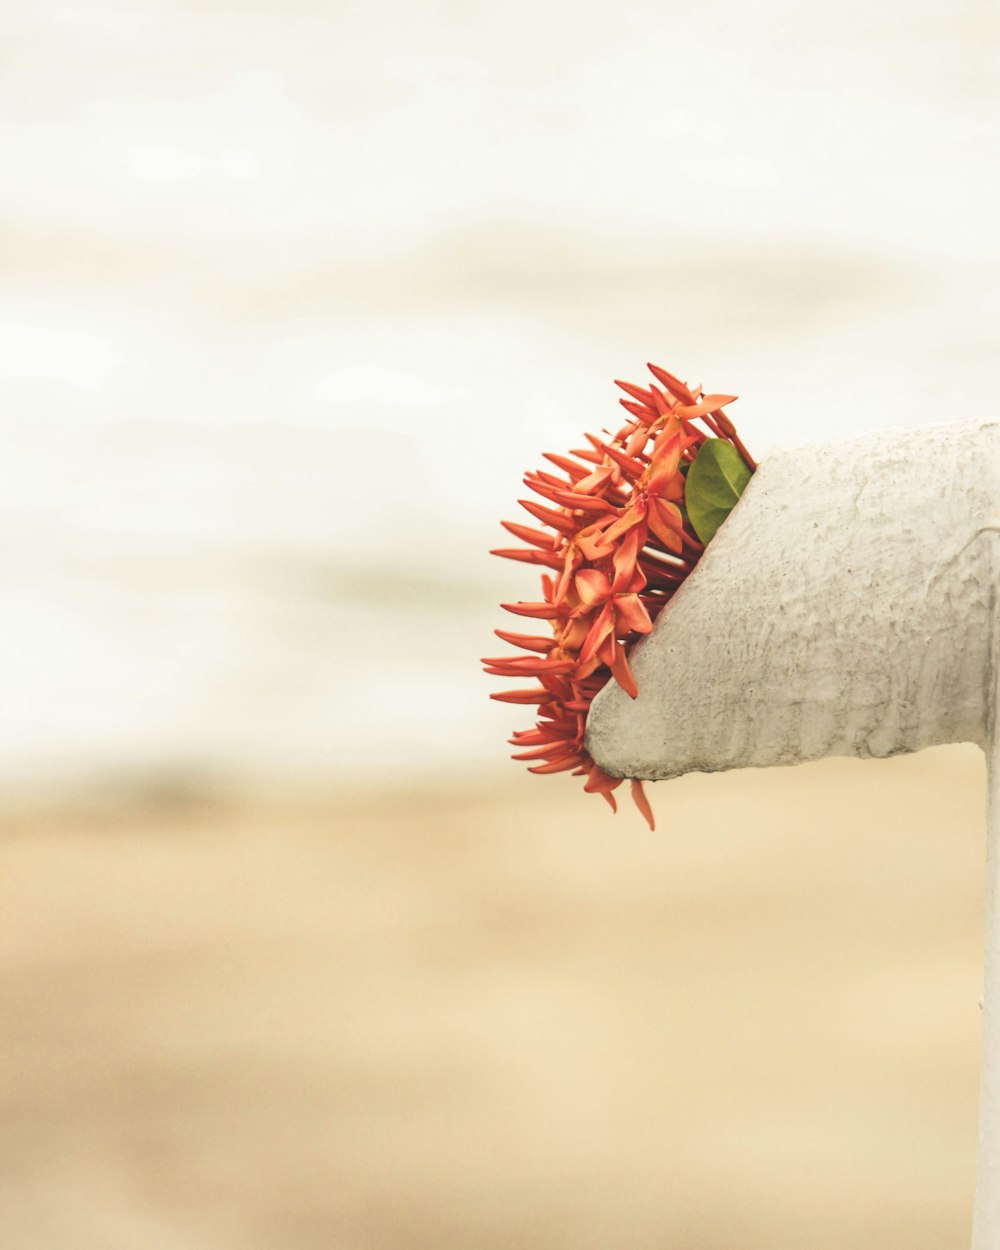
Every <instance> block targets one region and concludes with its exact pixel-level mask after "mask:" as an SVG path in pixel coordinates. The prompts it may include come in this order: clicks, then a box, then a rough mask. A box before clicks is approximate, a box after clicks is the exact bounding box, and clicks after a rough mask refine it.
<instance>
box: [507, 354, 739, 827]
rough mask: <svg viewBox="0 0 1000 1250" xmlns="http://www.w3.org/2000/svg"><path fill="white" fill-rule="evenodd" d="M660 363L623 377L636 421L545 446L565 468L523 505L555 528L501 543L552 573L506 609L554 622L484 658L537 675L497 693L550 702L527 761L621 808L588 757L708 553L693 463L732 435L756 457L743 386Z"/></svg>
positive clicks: (525, 743) (645, 805)
mask: <svg viewBox="0 0 1000 1250" xmlns="http://www.w3.org/2000/svg"><path fill="white" fill-rule="evenodd" d="M649 370H650V372H651V373H652V375H653V378H654V379H655V381H654V382H653V383H651V384H650V386H649V387H648V388H647V387H641V386H632V385H631V384H630V383H628V382H618V383H617V385H618V386H620V387H621V389H622V390H623V391H625V393H626V395H627V396H628V398H627V399H622V400H620V401H619V402H620V403H621V404H622V406H623V407H624V408H625V410H626V411H627V412H628V413H629V414H630V419H629V420H628V421H627V422H626V424H625V425H624V426H622V428H621V429H620V430H619V431H618V432H617V433H616V434H614V435H612V434H610V433H607V432H605V433H606V435H607V437H606V438H605V439H601V438H597V437H596V436H595V435H593V434H588V435H586V439H587V442H588V444H589V446H587V447H583V448H577V449H576V450H574V451H571V452H570V453H569V455H568V456H558V455H554V454H551V453H545V459H546V460H547V461H548V462H549V464H550V465H551V466H553V467H554V468H555V469H557V470H558V471H559V472H558V473H553V472H552V471H551V469H539V470H536V471H534V472H529V473H528V474H527V475H526V476H525V479H524V482H525V485H526V486H528V487H529V488H530V489H531V490H532V491H534V493H535V494H536V495H539V496H541V498H542V499H543V500H544V501H545V502H544V503H537V502H535V501H534V500H531V499H522V500H520V501H519V502H520V503H521V506H522V507H523V508H524V509H525V510H526V511H527V512H528V513H529V514H530V515H531V516H532V518H533V519H534V520H535V521H537V522H539V523H540V524H541V525H542V526H544V527H545V528H543V529H537V528H534V527H532V526H527V525H521V524H518V523H517V522H515V521H503V522H502V525H503V527H504V529H506V530H507V531H508V532H509V533H511V534H513V536H514V537H515V538H517V539H520V540H521V541H522V542H524V543H526V544H527V546H526V547H514V548H498V549H496V550H494V551H493V553H492V554H493V555H498V556H504V557H506V558H507V559H511V560H518V561H521V562H522V563H528V564H537V565H541V566H542V567H543V568H544V569H545V570H547V571H546V572H544V573H543V574H542V597H541V599H539V600H537V601H535V602H519V603H505V604H503V605H502V606H503V607H504V608H506V610H507V611H508V612H512V613H514V614H515V615H516V616H522V617H528V618H532V619H534V620H537V621H539V622H543V623H544V624H545V625H547V626H548V629H549V631H550V632H549V633H547V634H522V633H511V632H508V631H505V630H501V629H498V630H496V631H495V632H496V634H497V636H498V637H499V638H501V639H502V640H503V641H504V642H507V643H510V644H511V646H514V647H517V648H519V652H518V653H515V654H513V655H503V656H494V657H491V658H487V659H484V660H483V665H484V666H485V670H486V672H487V673H491V674H494V675H496V676H500V677H514V678H520V679H522V680H526V681H530V682H533V683H534V684H533V685H529V686H521V687H519V688H517V689H514V690H505V691H499V692H497V693H494V694H493V695H491V696H490V697H491V698H493V699H499V700H501V701H503V702H505V703H523V704H528V705H532V706H535V707H537V709H538V711H537V719H536V721H535V724H534V726H533V727H532V728H531V729H521V730H517V731H515V733H514V735H513V737H511V738H510V742H511V744H512V745H513V746H514V747H515V748H516V750H515V751H514V755H513V758H514V759H516V760H524V761H526V762H527V763H528V765H529V771H530V772H533V773H561V772H572V773H573V775H574V776H581V777H584V778H585V781H584V787H583V788H584V790H586V791H587V792H588V793H591V794H600V795H603V797H604V798H605V799H606V800H607V802H608V803H609V804H610V805H611V808H612V810H616V804H615V798H614V795H613V794H612V791H613V790H615V789H617V787H618V786H620V785H621V783H622V780H621V778H619V777H611V776H609V775H608V774H607V773H605V772H603V771H602V770H601V768H600V767H599V766H598V765H597V764H595V763H594V761H593V760H592V759H591V758H590V756H589V755H588V754H587V751H586V748H585V747H584V731H585V729H586V724H587V713H588V711H589V709H590V704H591V702H592V701H593V699H594V696H595V695H596V694H597V692H598V691H599V690H600V689H601V688H602V687H603V686H604V685H605V684H606V683H607V682H608V681H610V680H614V681H617V682H618V684H619V685H620V686H621V687H622V688H623V689H624V690H625V691H627V692H628V694H630V695H631V696H632V698H635V696H636V695H637V694H638V689H637V687H636V684H635V679H634V678H633V676H632V672H631V669H630V668H629V664H628V653H629V651H630V649H631V647H632V646H633V645H634V643H635V642H637V641H638V639H639V638H641V637H642V636H643V635H644V634H648V633H649V631H650V630H651V629H652V628H653V622H654V621H655V620H656V618H657V616H658V615H659V613H660V612H661V611H662V609H663V606H664V604H666V603H668V602H669V600H670V598H671V596H672V595H673V594H674V592H675V591H676V589H677V587H678V586H679V585H680V584H681V582H682V581H683V580H684V578H685V577H687V575H688V574H689V573H690V572H691V570H692V569H693V568H694V566H695V565H696V564H697V562H698V559H699V557H700V556H701V554H702V551H703V550H704V547H703V545H702V544H701V543H700V542H699V540H698V538H697V536H696V534H695V532H694V530H693V528H692V527H691V524H690V521H689V519H688V517H687V514H686V512H685V509H684V487H685V478H686V475H687V472H688V470H689V468H690V467H691V464H692V463H693V461H694V458H695V456H696V455H697V453H698V450H699V448H700V447H701V445H702V444H703V443H704V442H705V441H706V439H709V438H716V439H724V440H726V441H727V442H729V443H731V444H732V445H733V447H735V448H736V450H737V452H738V453H739V455H740V456H741V457H742V459H743V460H744V461H745V463H746V465H747V467H748V468H749V469H751V470H752V469H754V468H755V467H756V466H755V464H754V461H753V460H752V459H751V458H750V455H749V454H748V452H747V450H746V448H745V447H744V446H743V444H742V443H741V442H740V440H739V438H738V436H737V434H736V431H735V429H734V428H733V425H732V422H731V421H730V420H729V418H728V417H727V416H726V415H725V413H724V412H723V411H722V409H723V408H724V407H725V406H726V404H729V403H732V401H733V400H734V399H735V396H734V395H706V394H704V392H703V391H702V389H701V388H700V387H688V386H686V385H685V384H684V383H683V382H681V381H680V380H679V379H678V378H675V377H674V376H673V374H671V373H668V372H667V371H666V370H665V369H661V368H659V367H658V366H657V365H649ZM657 384H659V385H657ZM696 423H700V426H701V427H704V428H699V425H698V424H696ZM729 454H730V455H732V452H731V451H730V452H729ZM631 788H632V798H633V800H634V801H635V804H636V806H637V807H638V808H639V810H640V812H642V814H643V816H644V817H645V818H646V820H647V821H648V822H649V827H650V828H651V829H652V828H653V827H654V822H653V813H652V811H651V809H650V806H649V801H648V799H647V797H646V795H645V793H644V792H643V788H642V782H641V781H637V780H633V781H632V783H631Z"/></svg>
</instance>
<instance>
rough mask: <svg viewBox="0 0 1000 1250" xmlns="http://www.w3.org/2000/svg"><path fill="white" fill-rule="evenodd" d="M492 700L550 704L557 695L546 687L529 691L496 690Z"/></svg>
mask: <svg viewBox="0 0 1000 1250" xmlns="http://www.w3.org/2000/svg"><path fill="white" fill-rule="evenodd" d="M490 698H491V699H496V701H497V702H498V703H549V702H551V700H552V699H554V698H555V695H554V694H553V693H552V691H551V690H546V689H545V687H544V686H532V687H531V688H530V689H528V690H494V692H493V693H492V694H491V695H490Z"/></svg>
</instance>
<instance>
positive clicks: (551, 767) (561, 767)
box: [528, 757, 580, 777]
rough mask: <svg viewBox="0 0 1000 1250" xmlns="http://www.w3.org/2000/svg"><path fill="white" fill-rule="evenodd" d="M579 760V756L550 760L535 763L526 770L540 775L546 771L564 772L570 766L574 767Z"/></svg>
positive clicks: (543, 774) (544, 774) (542, 775)
mask: <svg viewBox="0 0 1000 1250" xmlns="http://www.w3.org/2000/svg"><path fill="white" fill-rule="evenodd" d="M579 762H580V761H579V757H577V758H574V759H568V760H551V761H550V762H549V763H548V764H537V765H536V766H535V767H534V768H529V769H528V772H529V773H537V774H538V775H539V776H540V777H544V776H546V775H547V774H548V773H565V772H568V771H569V770H570V769H571V768H576V767H577V765H578V764H579Z"/></svg>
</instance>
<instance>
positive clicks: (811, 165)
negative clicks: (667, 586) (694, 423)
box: [0, 0, 1000, 785]
mask: <svg viewBox="0 0 1000 1250" xmlns="http://www.w3.org/2000/svg"><path fill="white" fill-rule="evenodd" d="M3 25H4V27H5V30H6V47H7V49H8V62H7V68H6V70H5V74H4V76H3V78H2V79H0V118H2V120H0V154H2V156H3V162H4V168H5V171H6V172H5V178H4V181H3V185H2V187H0V239H2V256H3V263H4V270H5V282H4V288H3V294H2V296H0V401H2V405H0V414H2V415H0V578H2V579H3V586H4V600H3V602H4V609H3V613H2V620H3V625H2V630H3V643H4V645H3V648H2V652H0V656H2V659H0V665H2V667H0V682H2V689H3V709H4V711H3V716H2V719H0V769H2V774H0V775H2V777H3V780H4V781H5V783H7V784H9V785H20V784H22V783H24V784H32V785H34V784H36V783H38V782H45V783H47V784H56V783H57V782H59V781H60V780H62V781H67V782H71V783H72V784H77V782H78V781H79V780H80V779H81V778H85V777H91V776H97V775H101V776H111V777H114V776H120V775H124V774H129V773H132V772H135V771H139V772H150V771H152V772H159V773H166V774H170V773H177V774H183V775H190V776H199V777H202V778H203V779H210V778H211V777H215V776H218V777H233V778H240V777H245V776H249V775H253V776H255V777H261V776H268V775H274V776H275V777H286V778H295V777H305V776H309V777H314V778H316V777H326V778H334V777H341V776H345V775H363V776H368V777H371V776H375V775H383V774H385V773H387V772H392V773H394V774H398V773H400V772H403V773H412V772H416V771H420V772H423V771H426V770H427V769H429V768H430V769H436V770H452V769H454V768H456V767H471V768H477V767H479V766H481V765H483V764H485V763H486V762H487V761H490V760H494V759H498V758H499V755H500V753H501V751H502V747H501V745H500V744H501V742H502V738H503V737H505V736H506V730H507V729H508V728H510V727H511V724H512V723H517V721H516V718H515V720H514V722H512V720H511V717H510V714H509V712H508V711H507V710H506V709H504V708H498V707H496V706H495V705H490V704H489V702H488V700H487V698H486V693H487V690H488V689H489V688H490V683H489V682H488V681H487V679H485V678H483V677H482V676H481V675H480V674H479V673H478V671H477V663H476V661H477V657H478V656H479V655H482V654H489V653H490V652H491V651H493V650H494V649H495V646H496V644H495V642H493V641H492V640H491V633H490V631H491V629H492V628H493V627H494V626H495V625H499V624H501V623H502V622H501V619H500V618H501V617H502V615H503V614H502V613H501V612H500V611H499V609H498V608H497V607H496V604H497V603H498V602H499V600H501V599H506V598H510V597H519V596H521V595H523V594H525V593H526V592H527V591H529V590H531V589H532V588H533V580H532V579H526V578H525V576H524V573H523V571H522V570H521V569H520V568H518V567H516V566H513V565H501V564H500V563H498V562H496V561H491V560H490V559H489V557H488V556H487V555H486V554H485V553H486V550H487V548H489V547H490V546H492V545H494V544H495V543H496V542H497V541H498V540H499V538H500V537H501V531H500V530H499V528H498V526H497V524H496V522H497V520H498V519H499V517H500V516H507V517H513V516H516V515H517V511H518V510H517V506H516V503H515V500H516V498H517V497H518V495H519V494H521V493H523V492H522V490H521V488H520V475H521V472H522V471H523V470H524V469H525V468H527V467H530V466H532V465H534V464H535V463H537V461H538V458H539V455H540V453H541V452H542V451H543V450H565V449H566V448H568V447H570V446H573V445H577V444H578V443H579V439H580V435H581V433H582V431H583V430H585V429H597V428H600V427H602V426H603V425H605V424H606V423H611V422H614V421H615V419H616V418H615V416H614V412H615V392H614V389H613V387H612V385H611V379H612V378H613V377H615V376H625V377H626V378H632V379H638V378H640V377H641V375H642V368H643V362H644V361H645V359H646V358H647V357H651V358H653V359H655V360H658V361H660V362H661V363H664V364H666V365H668V366H669V367H670V368H672V369H674V370H676V371H677V372H679V373H681V375H682V376H685V377H687V378H688V379H689V380H691V381H703V382H705V383H706V385H708V386H710V387H711V388H712V389H721V390H727V391H733V392H738V393H740V394H741V395H742V396H743V398H742V399H741V401H740V403H739V404H738V405H736V407H735V408H734V410H733V415H734V417H736V418H737V420H738V424H739V425H740V428H741V431H742V432H743V434H744V437H745V440H746V441H747V443H748V444H749V445H750V446H751V447H752V448H753V449H754V450H755V451H756V452H757V453H763V454H766V451H767V449H768V448H769V447H770V446H772V445H773V444H774V443H775V442H776V441H788V440H796V439H806V438H811V437H832V436H835V435H837V434H838V433H839V432H841V431H844V432H851V431H855V430H861V429H865V428H869V427H870V426H872V425H873V424H880V425H885V424H898V425H900V426H907V425H910V424H913V423H916V422H920V421H925V420H932V419H941V418H942V417H944V418H948V417H951V416H954V417H961V416H965V415H968V414H971V413H981V412H986V411H990V410H995V409H996V399H995V389H996V388H995V373H996V365H995V362H996V335H995V325H996V319H997V313H998V311H1000V310H998V305H997V290H998V283H997V278H998V276H1000V247H998V241H997V232H996V225H995V223H996V221H997V218H998V208H1000V204H998V178H997V169H996V137H997V128H998V121H1000V105H998V91H997V86H996V76H995V73H994V72H993V71H994V67H995V63H996V54H997V50H998V17H997V11H996V9H995V7H994V6H992V5H989V4H987V3H965V4H959V5H955V6H948V7H945V6H940V5H933V4H917V5H913V4H909V3H908V4H906V5H903V4H902V3H901V2H899V3H892V4H889V5H882V6H870V5H861V4H850V5H846V6H845V5H842V4H836V5H834V4H821V5H819V6H815V5H811V6H808V8H806V9H803V8H802V6H798V5H793V4H791V3H788V2H786V0H769V3H768V4H766V5H765V7H764V9H763V10H761V9H755V10H753V11H751V10H745V11H744V10H742V9H740V8H738V7H737V6H734V5H732V4H730V3H718V2H717V3H706V4H699V5H697V6H695V5H693V4H689V3H687V2H686V0H675V2H673V3H669V4H666V5H662V4H652V3H638V4H633V5H630V6H628V7H627V9H626V10H625V11H620V10H618V9H613V8H612V7H611V6H606V5H598V4H584V5H582V6H579V5H574V6H572V8H570V7H568V6H566V5H562V4H552V3H542V4H539V5H531V6H525V5H522V6H515V7H514V8H513V9H510V8H504V9H498V8H497V7H496V6H488V5H485V4H480V3H471V4H468V5H462V6H460V7H457V8H456V7H455V6H453V5H450V4H447V3H443V2H442V3H421V4H417V5H408V4H402V3H395V4H386V5H380V6H375V7H363V6H357V5H353V4H341V3H337V4H322V3H292V4H290V5H280V6H279V5H277V4H274V3H267V2H257V3H251V4H244V5H239V6H237V5H233V4H231V3H228V2H226V0H205V2H201V3H197V4H175V3H167V2H166V0H151V2H149V3H146V4H143V5H142V6H138V7H136V6H134V5H131V4H126V3H123V2H121V0H111V2H106V3H100V4H96V5H87V6H83V7H81V6H62V7H56V8H52V7H50V6H42V7H41V8H38V7H34V6H29V5H26V4H24V5H17V4H15V5H13V6H10V7H8V8H7V9H6V10H5V13H4V16H3Z"/></svg>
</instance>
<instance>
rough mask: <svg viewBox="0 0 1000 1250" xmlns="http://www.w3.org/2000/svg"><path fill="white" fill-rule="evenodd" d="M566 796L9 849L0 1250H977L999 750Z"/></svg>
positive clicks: (304, 817)
mask: <svg viewBox="0 0 1000 1250" xmlns="http://www.w3.org/2000/svg"><path fill="white" fill-rule="evenodd" d="M536 781H538V779H524V780H523V782H522V781H520V780H519V779H518V778H514V779H513V780H512V779H510V778H508V777H506V776H503V777H500V776H497V777H494V778H480V779H479V780H475V781H474V780H470V779H465V780H463V781H460V782H452V783H449V784H448V785H440V784H428V785H421V786H419V787H417V786H397V785H388V786H386V787H385V788H383V789H382V790H381V791H379V792H377V793H372V792H367V793H366V792H358V791H351V790H344V791H340V792H332V791H325V792H324V791H319V792H313V793H299V794H297V795H295V796H294V797H288V796H284V797H280V796H275V795H273V794H271V795H266V794H257V795H254V796H250V795H244V796H243V797H242V798H234V797H232V796H230V797H226V796H223V795H216V796H215V797H214V798H210V797H207V796H204V795H201V796H199V795H194V794H187V795H185V794H182V793H176V792H175V793H172V794H171V793H168V792H161V793H159V794H143V793H141V792H138V791H133V792H130V793H124V792H122V791H121V790H116V791H113V792H109V793H107V794H104V795H102V796H101V795H91V796H90V798H89V800H87V801H83V800H80V801H79V802H77V803H76V804H74V805H68V806H67V805H59V806H54V807H46V806H42V807H34V808H32V807H29V806H23V807H22V808H21V810H20V811H19V812H18V813H16V814H12V815H10V816H8V818H7V820H6V821H5V836H4V838H3V840H2V843H0V880H2V881H3V891H4V906H3V911H2V918H0V952H2V954H0V1072H2V1085H0V1119H2V1123H3V1126H4V1127H3V1134H2V1137H0V1167H2V1171H3V1177H4V1183H3V1186H2V1187H0V1230H2V1235H3V1242H4V1244H5V1245H10V1246H17V1247H19V1248H23V1250H36V1248H37V1250H43V1248H44V1250H49V1248H52V1247H62V1246H72V1247H74V1250H119V1248H121V1250H133V1248H134V1247H136V1246H142V1247H150V1248H151V1250H152V1248H155V1250H159V1248H160V1247H163V1248H164V1250H174V1248H175V1247H178V1248H183V1250H189V1248H197V1250H201V1248H202V1247H205V1248H206V1250H207V1248H209V1247H211V1248H212V1250H258V1248H259V1250H271V1248H272V1247H274V1246H294V1247H304V1248H310V1250H311V1248H312V1247H315V1248H316V1250H328V1248H329V1247H350V1248H352V1250H355V1248H356V1250H382V1248H383V1247H384V1248H385V1250H395V1248H401V1250H411V1248H413V1250H417V1248H420V1250H424V1248H426V1250H431V1248H432V1247H442V1246H456V1247H459V1246H462V1247H464V1246H475V1247H477V1248H482V1250H501V1248H503V1250H506V1248H508V1247H513V1246H517V1247H535V1246H566V1247H574V1250H576V1248H587V1250H590V1248H593V1250H598V1248H604V1247H608V1246H616V1247H628V1248H629V1250H632V1248H635V1250H638V1248H640V1247H643V1248H645V1247H653V1246H657V1247H658V1246H684V1247H698V1248H702V1247H704V1248H706V1250H722V1248H724V1247H734V1246H739V1247H745V1248H747V1250H758V1248H759V1250H765V1248H768V1250H774V1248H775V1247H789V1250H791V1248H792V1247H801V1246H810V1247H830V1248H831V1250H832V1248H833V1247H842V1246H847V1245H849V1246H852V1247H863V1248H868V1247H870V1248H871V1250H875V1248H876V1247H879V1248H883V1247H885V1246H907V1247H911V1248H917V1250H921V1248H923V1247H927V1250H931V1248H932V1247H933V1248H934V1250H940V1247H942V1246H953V1247H956V1250H957V1248H958V1247H961V1246H963V1245H966V1244H967V1242H968V1235H969V1229H970V1211H971V1198H972V1180H973V1157H974V1144H975V1118H976V1094H977V1080H978V1075H977V1068H978V1046H979V1009H978V1006H977V997H978V994H979V986H980V972H981V933H982V900H981V895H982V877H983V865H982V842H983V836H982V834H983V830H982V823H983V821H982V799H983V793H982V792H983V767H982V758H981V755H980V753H979V752H978V751H977V750H975V749H973V748H964V747H956V748H942V749H940V750H937V751H934V752H931V753H929V754H927V755H925V756H922V757H910V758H899V759H895V760H891V761H885V762H881V763H868V764H861V763H857V762H853V761H829V762H826V763H821V764H816V765H809V766H806V767H803V768H800V769H791V770H775V771H771V772H761V773H749V774H747V773H734V774H727V775H724V776H719V777H691V778H686V779H683V780H681V781H678V782H674V783H670V785H669V786H667V787H659V788H657V791H656V800H657V808H658V812H659V817H660V821H661V825H662V828H661V830H660V831H658V832H657V833H656V834H650V833H649V832H648V831H647V830H646V829H645V826H643V825H642V824H641V822H640V821H639V820H638V818H637V817H636V818H635V819H629V818H627V817H619V820H618V823H617V824H615V823H612V822H610V821H609V820H608V819H606V818H605V815H604V811H603V809H602V808H598V807H596V806H595V805H594V804H592V803H588V802H587V801H585V800H584V799H582V798H580V799H579V800H578V801H572V800H574V799H577V796H576V795H575V794H573V795H572V797H571V798H570V797H568V796H567V794H566V788H561V787H559V786H545V787H543V786H542V785H541V784H540V783H539V784H537V785H536V784H532V782H536Z"/></svg>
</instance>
